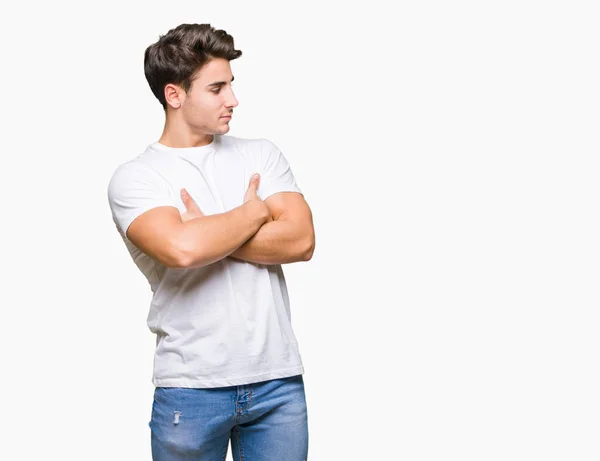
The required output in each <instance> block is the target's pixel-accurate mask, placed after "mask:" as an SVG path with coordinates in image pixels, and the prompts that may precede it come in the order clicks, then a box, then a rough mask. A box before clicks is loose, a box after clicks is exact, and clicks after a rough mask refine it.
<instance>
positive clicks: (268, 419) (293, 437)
mask: <svg viewBox="0 0 600 461" xmlns="http://www.w3.org/2000/svg"><path fill="white" fill-rule="evenodd" d="M149 426H150V429H151V444H152V459H153V461H192V460H194V461H224V460H225V457H226V456H227V448H228V444H229V440H230V439H231V447H232V455H233V459H234V460H235V461H271V460H272V461H306V460H307V457H308V420H307V411H306V399H305V394H304V380H303V379H302V375H297V376H292V377H289V378H281V379H273V380H269V381H262V382H258V383H252V384H246V385H243V386H229V387H217V388H208V389H194V388H183V387H157V388H156V389H155V391H154V402H153V404H152V419H151V421H150V423H149Z"/></svg>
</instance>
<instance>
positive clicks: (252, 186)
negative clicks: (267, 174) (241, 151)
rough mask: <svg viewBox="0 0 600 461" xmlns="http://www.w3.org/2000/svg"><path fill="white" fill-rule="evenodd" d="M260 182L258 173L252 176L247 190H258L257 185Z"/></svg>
mask: <svg viewBox="0 0 600 461" xmlns="http://www.w3.org/2000/svg"><path fill="white" fill-rule="evenodd" d="M259 182H260V175H259V174H258V173H256V174H253V175H252V177H251V178H250V184H249V185H248V188H249V189H254V190H256V189H258V183H259Z"/></svg>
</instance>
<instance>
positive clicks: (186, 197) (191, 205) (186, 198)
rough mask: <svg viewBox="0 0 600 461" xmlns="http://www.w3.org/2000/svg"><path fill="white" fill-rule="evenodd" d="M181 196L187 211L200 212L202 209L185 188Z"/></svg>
mask: <svg viewBox="0 0 600 461" xmlns="http://www.w3.org/2000/svg"><path fill="white" fill-rule="evenodd" d="M180 194H181V200H182V201H183V204H184V205H185V209H186V210H187V211H200V207H199V206H198V204H197V203H196V202H195V201H194V199H193V198H192V196H191V195H190V194H189V193H188V191H187V190H186V189H185V188H183V189H181V192H180Z"/></svg>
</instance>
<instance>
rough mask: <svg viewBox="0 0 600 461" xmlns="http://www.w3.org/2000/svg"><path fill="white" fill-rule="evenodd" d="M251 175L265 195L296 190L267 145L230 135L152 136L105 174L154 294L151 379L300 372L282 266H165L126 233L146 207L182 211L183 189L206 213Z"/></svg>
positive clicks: (227, 205) (244, 378)
mask: <svg viewBox="0 0 600 461" xmlns="http://www.w3.org/2000/svg"><path fill="white" fill-rule="evenodd" d="M254 173H260V175H261V182H260V186H259V189H258V195H259V196H260V198H261V199H263V200H265V199H266V198H267V197H269V196H271V195H273V194H276V193H278V192H298V193H302V191H301V190H300V188H299V187H298V186H297V184H296V181H295V178H294V175H293V174H292V171H291V169H290V166H289V164H288V162H287V160H286V158H285V157H284V155H283V153H282V152H281V151H280V150H279V149H278V148H277V147H276V146H275V145H274V144H273V143H272V142H270V141H268V140H266V139H242V138H237V137H233V136H219V135H215V136H213V141H212V142H211V143H210V144H209V145H206V146H201V147H189V148H172V147H167V146H165V145H162V144H160V143H153V144H151V145H149V146H148V147H147V148H146V150H145V151H144V152H143V153H142V154H140V155H138V156H137V157H135V158H134V159H132V160H130V161H128V162H126V163H124V164H122V165H119V166H118V167H117V169H116V170H115V172H114V173H113V175H112V177H111V179H110V182H109V186H108V201H109V204H110V208H111V212H112V216H113V220H114V223H115V225H116V228H117V230H118V232H119V234H120V235H121V237H122V238H123V241H124V243H125V245H126V247H127V249H128V250H129V253H130V254H131V257H132V258H133V261H134V262H135V264H136V265H137V267H138V268H139V269H140V271H141V272H142V273H143V274H144V276H146V278H147V279H148V282H149V284H150V288H151V290H152V293H153V296H152V301H151V303H150V310H149V314H148V318H147V324H148V327H149V328H150V331H152V332H153V333H155V334H156V350H155V355H154V367H153V376H152V382H153V383H154V385H155V386H160V387H194V388H208V387H220V386H234V385H243V384H249V383H253V382H258V381H265V380H269V379H275V378H284V377H288V376H294V375H298V374H302V373H304V369H303V365H302V360H301V357H300V353H299V349H298V344H297V341H296V337H295V335H294V332H293V330H292V325H291V315H290V303H289V298H288V292H287V288H286V283H285V278H284V274H283V270H282V268H281V265H279V264H275V265H262V264H254V263H249V262H244V261H236V260H234V259H232V258H224V259H222V260H220V261H217V262H215V263H213V264H210V265H208V266H204V267H200V268H192V269H172V268H167V267H166V266H164V265H162V264H160V263H159V262H157V261H155V260H154V259H152V258H150V257H149V256H147V255H146V254H144V253H142V252H141V251H140V250H139V249H138V248H137V247H136V246H135V245H133V243H131V241H129V240H128V239H127V235H126V232H127V229H128V227H129V225H130V224H131V223H132V222H133V220H134V219H135V218H137V217H138V216H139V215H141V214H142V213H144V212H146V211H148V210H150V209H152V208H155V207H160V206H172V207H176V208H177V209H178V210H179V211H180V212H181V213H183V212H184V211H185V206H184V205H183V202H182V201H181V198H180V195H179V193H180V190H181V188H184V187H185V188H186V189H187V191H188V192H189V193H190V195H191V196H192V198H193V199H194V200H195V201H196V203H197V204H198V205H199V207H200V209H201V210H202V212H203V213H204V214H205V215H211V214H216V213H223V212H226V211H229V210H231V209H233V208H235V207H238V206H240V205H242V204H243V202H244V194H245V192H246V190H247V188H248V184H249V181H250V177H251V176H252V174H254Z"/></svg>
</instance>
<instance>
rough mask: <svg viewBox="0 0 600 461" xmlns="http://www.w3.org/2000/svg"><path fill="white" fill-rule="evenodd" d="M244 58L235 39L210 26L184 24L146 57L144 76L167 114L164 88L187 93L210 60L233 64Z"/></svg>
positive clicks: (146, 53) (150, 47) (153, 46)
mask: <svg viewBox="0 0 600 461" xmlns="http://www.w3.org/2000/svg"><path fill="white" fill-rule="evenodd" d="M241 55H242V52H241V51H240V50H236V49H235V48H234V45H233V37H232V36H231V35H229V34H228V33H227V32H225V31H224V30H217V29H215V28H214V27H212V26H211V25H210V24H181V25H179V26H177V27H175V28H174V29H171V30H170V31H168V32H167V33H166V34H165V35H161V36H160V37H159V39H158V41H157V42H156V43H153V44H152V45H150V46H149V47H148V48H146V51H145V53H144V74H145V75H146V80H147V81H148V84H149V85H150V89H151V90H152V93H154V96H156V98H157V99H158V100H159V101H160V103H161V104H162V106H163V109H165V110H167V101H166V100H165V86H166V85H167V84H169V83H173V84H176V85H180V86H181V87H182V88H183V90H184V91H185V92H186V93H187V92H188V91H189V90H190V88H191V86H192V80H193V79H194V76H195V74H196V73H197V72H198V71H199V70H200V69H201V68H202V67H203V66H204V65H205V64H206V63H207V62H209V61H210V60H211V59H214V58H223V59H227V60H228V61H231V60H233V59H236V58H239V57H240V56H241Z"/></svg>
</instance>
